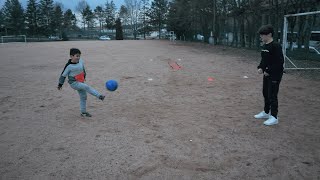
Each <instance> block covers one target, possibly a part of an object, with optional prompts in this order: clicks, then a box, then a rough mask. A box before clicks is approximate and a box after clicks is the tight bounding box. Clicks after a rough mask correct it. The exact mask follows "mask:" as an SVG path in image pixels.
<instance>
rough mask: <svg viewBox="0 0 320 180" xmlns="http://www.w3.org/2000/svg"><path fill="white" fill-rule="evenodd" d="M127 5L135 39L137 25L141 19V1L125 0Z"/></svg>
mask: <svg viewBox="0 0 320 180" xmlns="http://www.w3.org/2000/svg"><path fill="white" fill-rule="evenodd" d="M124 2H125V6H126V8H127V10H128V18H129V21H130V25H131V30H132V33H133V36H134V39H136V38H137V27H138V21H139V14H140V7H141V1H140V0H125V1H124Z"/></svg>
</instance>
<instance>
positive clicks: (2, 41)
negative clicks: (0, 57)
mask: <svg viewBox="0 0 320 180" xmlns="http://www.w3.org/2000/svg"><path fill="white" fill-rule="evenodd" d="M19 37H20V38H23V41H24V42H25V43H26V42H27V36H26V35H16V36H1V43H2V44H3V43H4V40H5V39H6V38H8V39H18V38H19Z"/></svg>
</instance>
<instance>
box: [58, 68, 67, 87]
mask: <svg viewBox="0 0 320 180" xmlns="http://www.w3.org/2000/svg"><path fill="white" fill-rule="evenodd" d="M68 65H69V63H67V64H66V65H65V67H64V69H63V71H62V73H61V75H60V78H59V84H58V86H59V87H62V85H63V83H64V81H65V79H66V77H67V75H68V74H69V71H70V70H69V68H68Z"/></svg>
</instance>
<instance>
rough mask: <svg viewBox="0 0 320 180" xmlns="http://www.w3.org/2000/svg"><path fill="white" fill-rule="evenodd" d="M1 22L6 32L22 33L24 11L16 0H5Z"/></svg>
mask: <svg viewBox="0 0 320 180" xmlns="http://www.w3.org/2000/svg"><path fill="white" fill-rule="evenodd" d="M2 10H3V17H4V19H3V24H4V28H5V29H6V31H7V34H15V35H18V34H23V33H24V32H23V31H24V12H23V8H22V6H21V4H20V2H19V1H18V0H7V1H6V2H5V4H4V7H3V9H2Z"/></svg>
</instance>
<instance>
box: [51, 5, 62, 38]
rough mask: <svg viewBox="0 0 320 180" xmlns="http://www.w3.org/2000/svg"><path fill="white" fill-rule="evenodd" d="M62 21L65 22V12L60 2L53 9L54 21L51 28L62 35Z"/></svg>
mask: <svg viewBox="0 0 320 180" xmlns="http://www.w3.org/2000/svg"><path fill="white" fill-rule="evenodd" d="M62 23H63V12H62V9H61V6H60V5H59V4H56V5H55V7H54V9H53V17H52V23H51V28H52V30H53V33H54V34H59V36H61V33H62Z"/></svg>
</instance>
